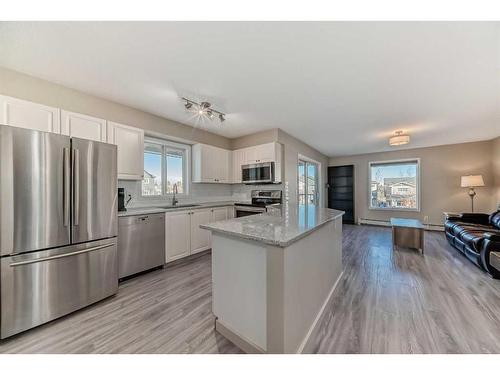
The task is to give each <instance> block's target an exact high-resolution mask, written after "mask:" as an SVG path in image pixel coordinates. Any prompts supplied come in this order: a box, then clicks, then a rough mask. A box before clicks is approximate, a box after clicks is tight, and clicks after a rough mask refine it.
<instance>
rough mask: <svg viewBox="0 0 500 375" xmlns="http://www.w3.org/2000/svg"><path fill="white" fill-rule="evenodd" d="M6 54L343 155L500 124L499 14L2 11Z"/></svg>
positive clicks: (101, 90)
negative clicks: (289, 18)
mask: <svg viewBox="0 0 500 375" xmlns="http://www.w3.org/2000/svg"><path fill="white" fill-rule="evenodd" d="M0 65H1V66H4V67H7V68H10V69H14V70H18V71H21V72H24V73H27V74H30V75H33V76H37V77H41V78H44V79H47V80H49V81H53V82H57V83H60V84H62V85H65V86H68V87H71V88H74V89H78V90H81V91H84V92H87V93H91V94H95V95H98V96H101V97H104V98H107V99H111V100H114V101H117V102H120V103H123V104H126V105H130V106H133V107H136V108H140V109H142V110H145V111H148V112H151V113H154V114H157V115H160V116H164V117H167V118H170V119H173V120H177V121H179V122H182V123H186V124H194V122H193V121H192V120H191V119H190V118H189V117H190V116H189V114H188V113H186V112H185V110H184V107H183V105H182V102H181V101H180V100H179V97H180V96H188V97H190V98H193V99H204V100H208V101H210V102H212V103H213V107H214V108H215V109H220V110H221V111H224V112H227V113H228V116H227V121H226V122H224V123H223V124H222V125H221V124H219V123H218V122H214V123H213V124H207V123H203V124H198V126H202V127H203V128H205V129H207V130H209V131H212V132H215V133H218V134H221V135H224V136H227V137H231V138H232V137H237V136H241V135H246V134H250V133H253V132H256V131H259V130H264V129H271V128H281V129H283V130H285V131H286V132H288V133H290V134H292V135H293V136H295V137H296V138H299V139H301V140H303V141H304V142H306V143H308V144H309V145H311V146H313V147H315V148H316V149H318V150H319V151H321V152H323V153H324V154H326V155H329V156H337V155H348V154H358V153H367V152H375V151H383V150H389V149H394V148H390V147H389V146H388V141H387V138H388V137H389V136H390V135H391V133H392V132H394V131H395V130H398V129H401V130H404V131H407V132H408V133H409V134H410V135H411V143H410V145H408V146H403V147H407V148H413V147H424V146H431V145H440V144H450V143H460V142H467V141H475V140H484V139H490V138H493V137H495V136H498V135H500V107H499V105H500V26H499V23H492V22H489V23H488V22H413V23H410V22H295V23H289V22H268V23H263V22H251V23H249V22H231V23H223V22H186V23H183V22H79V23H76V22H75V23H70V22H63V23H61V22H45V23H29V22H13V23H6V22H2V23H0Z"/></svg>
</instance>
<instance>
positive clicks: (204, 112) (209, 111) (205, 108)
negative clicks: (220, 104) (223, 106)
mask: <svg viewBox="0 0 500 375" xmlns="http://www.w3.org/2000/svg"><path fill="white" fill-rule="evenodd" d="M182 100H184V101H185V102H186V103H185V104H184V107H185V108H186V109H187V110H189V111H194V112H196V113H197V114H198V116H203V117H206V118H208V119H210V120H213V119H214V118H215V115H216V114H217V115H218V117H219V121H220V122H223V121H225V120H226V114H225V113H222V112H219V111H216V110H215V109H213V108H212V104H210V103H209V102H201V103H198V102H195V101H194V100H191V99H188V98H182Z"/></svg>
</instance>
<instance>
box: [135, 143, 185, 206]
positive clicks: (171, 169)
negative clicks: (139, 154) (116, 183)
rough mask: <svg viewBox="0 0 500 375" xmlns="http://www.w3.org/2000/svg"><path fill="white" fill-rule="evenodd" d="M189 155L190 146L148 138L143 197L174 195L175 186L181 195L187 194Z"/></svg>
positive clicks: (145, 148)
mask: <svg viewBox="0 0 500 375" xmlns="http://www.w3.org/2000/svg"><path fill="white" fill-rule="evenodd" d="M188 154H189V146H188V145H184V144H182V143H174V142H169V141H165V140H162V139H154V138H147V139H146V140H145V141H144V178H143V180H142V196H145V197H155V196H156V197H161V196H162V195H166V194H172V193H173V191H174V185H177V191H178V193H179V194H187V188H188V181H187V176H188V172H187V168H188V160H187V159H188Z"/></svg>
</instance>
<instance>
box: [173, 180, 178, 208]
mask: <svg viewBox="0 0 500 375" xmlns="http://www.w3.org/2000/svg"><path fill="white" fill-rule="evenodd" d="M172 190H173V194H174V195H173V196H172V206H175V205H176V204H177V203H179V201H178V200H177V198H176V197H175V196H176V194H179V191H178V190H177V184H174V187H173V188H172Z"/></svg>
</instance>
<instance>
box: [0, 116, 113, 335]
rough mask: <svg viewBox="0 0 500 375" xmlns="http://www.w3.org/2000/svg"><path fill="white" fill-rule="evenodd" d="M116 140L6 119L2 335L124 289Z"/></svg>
mask: <svg viewBox="0 0 500 375" xmlns="http://www.w3.org/2000/svg"><path fill="white" fill-rule="evenodd" d="M116 234H117V161H116V146H114V145H111V144H107V143H102V142H95V141H87V140H83V139H79V138H70V137H67V136H63V135H58V134H52V133H45V132H40V131H34V130H28V129H22V128H15V127H10V126H5V125H0V262H1V266H0V297H1V298H0V310H1V314H0V338H5V337H8V336H11V335H14V334H16V333H19V332H22V331H24V330H27V329H29V328H32V327H35V326H37V325H40V324H43V323H45V322H48V321H50V320H53V319H56V318H58V317H60V316H63V315H65V314H68V313H70V312H72V311H75V310H78V309H80V308H82V307H84V306H87V305H89V304H92V303H94V302H97V301H99V300H101V299H103V298H106V297H108V296H110V295H113V294H115V293H116V292H117V290H118V262H117V245H116Z"/></svg>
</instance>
